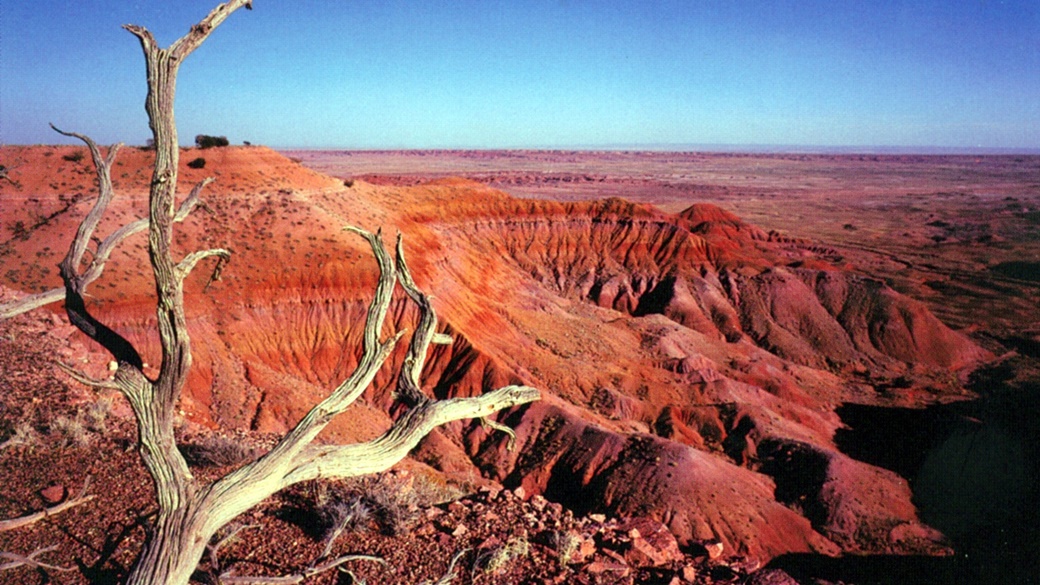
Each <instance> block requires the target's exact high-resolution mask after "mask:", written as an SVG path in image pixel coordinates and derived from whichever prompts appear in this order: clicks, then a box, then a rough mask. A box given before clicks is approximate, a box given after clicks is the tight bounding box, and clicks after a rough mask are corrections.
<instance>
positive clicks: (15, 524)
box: [0, 477, 94, 532]
mask: <svg viewBox="0 0 1040 585" xmlns="http://www.w3.org/2000/svg"><path fill="white" fill-rule="evenodd" d="M88 486H90V478H89V477H87V479H86V481H84V482H83V488H82V489H81V490H80V493H79V495H78V496H76V497H75V498H72V499H71V500H66V501H64V502H62V503H60V504H56V505H54V506H51V507H50V508H44V509H43V510H40V511H39V512H34V513H32V514H26V515H25V516H19V517H17V518H11V519H8V520H3V521H0V532H7V531H8V530H15V529H17V528H22V527H23V526H29V525H30V524H35V523H37V522H39V521H40V520H43V519H44V518H50V517H51V516H54V515H55V514H60V513H62V512H64V511H65V510H68V509H70V508H75V507H76V506H79V505H81V504H85V503H87V502H89V501H90V500H93V499H94V496H92V495H90V496H88V495H86V491H87V487H88Z"/></svg>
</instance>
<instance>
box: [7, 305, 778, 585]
mask: <svg viewBox="0 0 1040 585" xmlns="http://www.w3.org/2000/svg"><path fill="white" fill-rule="evenodd" d="M0 338H2V339H3V343H0V363H2V364H4V379H5V392H4V394H3V396H2V398H0V400H2V402H0V429H2V431H3V432H2V434H0V440H2V441H3V442H2V444H3V447H2V448H0V477H3V478H4V481H3V482H2V487H0V517H2V518H4V519H10V518H16V517H22V516H25V515H28V514H32V513H36V512H39V511H42V510H45V509H51V510H53V509H54V507H55V506H58V505H61V504H62V503H63V502H68V501H72V500H76V499H77V498H83V497H85V498H88V499H86V501H84V502H83V503H81V504H79V505H76V506H75V507H73V508H70V509H68V510H65V511H60V512H57V513H54V514H53V515H50V516H48V517H45V518H42V519H40V520H39V521H37V522H34V523H32V524H30V525H27V526H24V527H20V528H15V529H11V530H4V531H2V532H0V551H2V554H3V555H4V556H3V563H0V580H2V581H3V582H4V583H10V584H18V583H26V584H28V583H68V584H72V583H113V582H117V581H118V580H119V579H120V577H121V576H123V575H124V574H125V573H126V571H127V570H128V568H129V567H130V566H131V565H132V563H133V559H134V557H135V555H136V553H137V551H138V550H139V548H140V546H141V543H142V541H143V538H144V534H145V528H144V527H145V526H146V524H147V519H148V517H149V515H150V514H152V513H154V510H155V504H154V500H153V497H152V493H151V487H150V486H151V482H150V480H149V478H148V477H147V475H146V473H145V471H144V469H143V467H142V466H141V464H140V461H139V459H138V457H137V454H136V452H135V450H134V444H133V441H134V428H133V424H132V421H131V420H130V419H129V418H128V415H129V413H128V407H127V406H126V405H125V404H124V403H123V402H122V398H120V397H118V396H114V395H100V396H98V395H96V394H94V393H93V392H92V391H90V390H87V389H85V388H83V387H82V386H80V385H78V384H76V383H75V382H72V381H71V380H70V379H69V378H68V377H67V376H66V375H65V374H63V373H62V372H60V371H59V370H58V369H57V368H56V367H55V366H54V362H55V361H58V360H60V361H62V362H64V363H71V364H74V363H76V362H82V361H84V360H85V359H88V358H89V357H90V354H91V351H90V350H89V349H88V348H84V347H83V346H81V345H80V344H79V343H78V341H76V339H77V338H76V337H75V336H74V335H73V331H72V329H71V327H70V326H69V325H67V324H65V323H63V322H62V320H61V319H60V318H59V317H57V316H54V315H52V314H49V313H45V312H40V313H36V314H31V315H24V316H21V317H18V318H15V319H12V320H8V321H0ZM181 430H182V450H183V451H184V452H185V454H186V456H187V458H188V459H189V461H190V462H191V463H192V464H193V467H194V470H195V472H196V473H197V474H198V475H200V476H206V475H216V474H218V473H221V472H224V471H227V470H228V469H231V468H232V467H233V466H234V465H235V464H236V463H238V462H240V461H242V460H244V459H245V458H248V457H252V456H253V455H254V454H255V453H257V452H258V450H259V449H262V448H263V447H264V445H268V444H270V441H271V440H272V439H273V437H270V436H260V435H256V436H247V435H239V436H229V435H220V434H217V433H213V432H209V431H205V430H202V429H199V428H193V427H190V426H189V425H185V426H183V427H182V429H181ZM232 533H233V534H232ZM229 536H230V538H228V537H229ZM218 543H219V546H216V547H214V549H213V550H212V554H211V555H209V557H208V558H207V559H204V560H203V561H202V563H201V564H200V567H199V573H198V574H197V578H198V581H199V582H203V583H206V582H209V583H213V582H218V580H217V576H219V575H224V576H225V577H227V576H231V575H235V576H240V577H241V576H246V575H257V576H264V575H266V576H278V575H283V576H284V575H292V574H299V573H302V572H305V571H307V570H308V569H311V568H313V567H315V566H320V565H322V564H323V563H325V562H326V561H328V560H331V559H337V558H340V557H342V556H344V555H360V556H363V557H365V558H359V559H357V560H351V561H348V562H346V563H344V564H343V565H342V566H341V569H340V570H339V571H337V570H330V571H327V572H324V573H321V574H319V575H317V576H314V577H312V578H310V579H308V580H307V581H306V582H307V583H361V582H368V583H402V584H404V583H415V584H419V583H430V584H433V583H438V584H444V585H447V584H448V583H537V584H542V583H546V584H548V583H567V582H569V583H582V584H584V583H666V584H673V583H674V584H679V583H730V582H738V581H739V582H749V581H747V578H748V574H749V573H750V572H751V571H753V570H755V569H758V568H759V567H758V566H757V563H755V562H754V561H753V560H751V559H739V558H729V559H727V560H722V558H721V557H722V552H723V551H722V547H721V544H719V543H715V542H705V543H703V544H702V545H701V546H695V547H685V548H683V549H681V548H680V547H679V545H678V544H677V542H676V539H675V537H674V536H673V535H672V534H671V533H670V532H669V531H668V530H667V529H666V528H665V527H664V526H663V525H662V524H661V523H659V522H656V521H654V520H650V519H648V518H628V519H617V518H607V517H606V516H604V515H598V514H590V515H588V516H583V517H577V516H575V515H574V514H573V513H572V512H570V511H569V510H566V509H564V508H563V506H561V505H560V504H557V503H551V502H549V501H548V500H546V499H545V498H543V497H541V496H538V495H534V496H531V495H529V494H525V493H524V491H523V489H522V488H517V489H516V490H506V489H503V488H502V487H501V486H499V485H497V484H489V485H485V486H483V487H481V488H479V489H474V488H472V486H470V489H469V493H467V492H466V491H465V490H464V488H463V487H462V486H455V485H450V484H445V483H439V482H438V478H437V476H436V475H435V474H432V473H431V472H430V471H429V470H428V469H427V468H424V467H423V466H419V465H417V464H414V463H412V464H406V465H404V466H401V467H399V468H396V469H394V470H391V471H390V472H388V473H386V474H382V475H380V476H378V477H372V478H363V479H359V480H353V481H346V482H327V483H320V484H319V483H310V484H303V485H300V486H297V487H295V488H293V489H291V490H289V491H287V492H284V493H282V494H280V495H278V496H277V497H275V498H273V499H271V500H270V501H268V502H266V503H265V504H264V505H263V506H262V507H261V508H258V509H255V510H253V511H251V512H250V513H248V514H247V515H246V517H243V518H241V519H240V522H239V523H238V524H237V525H234V526H229V527H228V528H227V529H226V530H225V531H224V532H223V533H221V534H220V535H218V540H217V542H214V545H217V544H218ZM758 575H759V577H756V578H755V580H754V581H751V582H757V583H784V582H790V580H789V579H788V580H787V581H784V580H783V576H782V575H780V572H779V571H776V570H771V571H765V572H762V571H760V572H759V573H758Z"/></svg>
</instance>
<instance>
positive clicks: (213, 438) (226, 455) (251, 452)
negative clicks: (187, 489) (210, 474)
mask: <svg viewBox="0 0 1040 585" xmlns="http://www.w3.org/2000/svg"><path fill="white" fill-rule="evenodd" d="M180 450H181V453H183V454H184V458H185V459H186V460H187V462H188V465H191V466H194V467H227V466H229V465H237V464H239V463H242V462H245V461H249V460H252V459H254V458H256V456H257V455H259V453H260V451H259V449H257V448H256V447H254V446H252V445H249V444H248V443H245V442H243V441H238V440H235V439H231V438H228V437H223V436H220V435H206V436H205V437H202V438H200V439H198V440H196V441H194V442H192V443H188V444H185V445H181V446H180Z"/></svg>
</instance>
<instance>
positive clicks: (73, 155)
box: [61, 150, 83, 163]
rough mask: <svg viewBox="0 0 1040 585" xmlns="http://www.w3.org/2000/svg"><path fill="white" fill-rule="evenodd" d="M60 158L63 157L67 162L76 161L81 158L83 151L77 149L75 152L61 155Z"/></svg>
mask: <svg viewBox="0 0 1040 585" xmlns="http://www.w3.org/2000/svg"><path fill="white" fill-rule="evenodd" d="M61 158H63V159H65V160H67V161H69V162H74V163H78V162H79V161H81V160H83V152H81V151H79V150H77V151H75V152H72V153H69V154H66V155H65V156H63V157H61Z"/></svg>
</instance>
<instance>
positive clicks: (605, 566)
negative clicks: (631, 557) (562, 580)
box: [585, 561, 632, 577]
mask: <svg viewBox="0 0 1040 585" xmlns="http://www.w3.org/2000/svg"><path fill="white" fill-rule="evenodd" d="M585 571H586V572H587V573H589V574H592V575H602V574H604V573H611V574H613V575H615V576H618V577H627V576H628V574H629V573H630V572H631V571H632V569H630V568H629V567H628V566H627V565H625V564H623V563H611V562H607V561H594V562H591V563H589V564H588V565H587V566H586V567H585Z"/></svg>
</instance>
